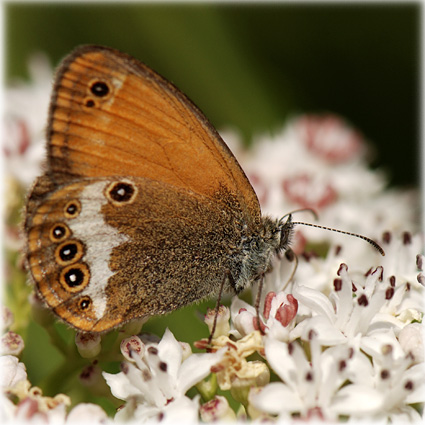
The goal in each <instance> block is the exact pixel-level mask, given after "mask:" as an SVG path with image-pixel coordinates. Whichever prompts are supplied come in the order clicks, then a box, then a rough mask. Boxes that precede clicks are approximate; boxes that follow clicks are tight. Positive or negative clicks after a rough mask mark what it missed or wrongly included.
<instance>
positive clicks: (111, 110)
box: [24, 45, 373, 332]
mask: <svg viewBox="0 0 425 425" xmlns="http://www.w3.org/2000/svg"><path fill="white" fill-rule="evenodd" d="M294 224H305V223H294V222H292V220H291V215H288V216H284V217H283V218H281V219H280V220H278V219H272V218H270V217H267V216H262V214H261V209H260V204H259V202H258V199H257V196H256V194H255V191H254V189H253V188H252V186H251V184H250V183H249V181H248V179H247V177H246V175H245V173H244V172H243V170H242V168H241V167H240V165H239V164H238V162H237V160H236V159H235V157H234V156H233V154H232V152H231V151H230V150H229V148H228V147H227V146H226V144H225V143H224V141H223V140H222V138H221V137H220V135H219V134H218V132H217V131H216V130H215V129H214V127H213V126H212V125H211V124H210V122H209V121H208V120H207V118H206V117H205V116H204V115H203V113H202V112H201V111H200V110H199V109H198V108H197V107H196V106H195V105H194V104H193V103H192V102H191V101H190V100H189V99H188V98H187V97H186V96H185V95H184V94H183V93H182V92H181V91H180V90H178V89H177V88H176V87H175V86H174V85H173V84H171V83H170V82H169V81H167V80H166V79H164V78H163V77H161V76H160V75H158V74H157V73H156V72H154V71H153V70H152V69H150V68H149V67H148V66H146V65H144V64H143V63H141V62H139V61H138V60H136V59H134V58H133V57H131V56H129V55H127V54H124V53H122V52H120V51H117V50H114V49H111V48H108V47H102V46H94V45H88V46H81V47H78V48H77V49H76V50H75V51H73V52H72V53H71V54H69V56H67V57H66V58H65V59H64V60H63V62H62V63H61V65H60V67H59V69H58V71H57V74H56V79H55V82H54V86H53V94H52V97H51V103H50V111H49V118H48V126H47V164H46V170H45V173H44V174H43V175H42V176H40V177H39V178H38V179H37V180H36V182H35V183H34V185H33V187H32V189H31V190H30V193H29V195H28V198H27V203H26V210H25V222H24V230H25V235H26V265H27V269H28V270H29V274H30V276H31V278H32V280H33V282H34V286H35V288H36V292H37V294H38V296H39V297H40V298H41V299H42V300H43V301H44V302H45V304H46V305H47V307H48V308H49V309H50V310H51V311H53V313H55V314H56V315H57V316H58V317H59V318H60V319H62V320H63V321H65V322H66V323H68V324H69V325H71V326H72V327H74V328H76V329H78V330H80V331H82V332H106V331H108V330H110V329H113V328H115V327H118V326H120V325H122V324H124V323H126V322H128V321H130V320H133V319H137V318H144V317H149V316H153V315H160V314H165V313H168V312H171V311H173V310H176V309H178V308H180V307H183V306H186V305H188V304H190V303H193V302H195V301H198V300H201V299H204V298H207V297H210V296H213V295H217V294H218V295H221V293H223V292H230V293H239V292H240V291H242V290H243V289H244V288H246V287H247V286H249V285H251V284H253V283H254V282H257V281H261V279H262V278H263V276H264V274H265V273H266V272H267V271H268V270H269V269H270V267H271V263H272V260H273V258H274V257H275V256H276V255H277V254H279V253H280V252H282V251H286V250H287V249H288V247H289V244H290V240H291V236H292V233H293V227H294ZM313 226H314V225H313ZM316 227H320V226H316ZM363 238H364V239H366V240H368V239H367V238H365V237H363ZM369 242H371V241H370V240H369ZM372 242H373V241H372ZM372 242H371V243H372Z"/></svg>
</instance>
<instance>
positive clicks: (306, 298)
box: [292, 285, 335, 322]
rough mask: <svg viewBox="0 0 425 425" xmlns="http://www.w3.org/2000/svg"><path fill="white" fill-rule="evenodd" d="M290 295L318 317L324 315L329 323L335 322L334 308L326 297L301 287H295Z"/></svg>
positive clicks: (313, 290)
mask: <svg viewBox="0 0 425 425" xmlns="http://www.w3.org/2000/svg"><path fill="white" fill-rule="evenodd" d="M292 293H293V295H294V297H295V298H296V299H297V300H298V302H299V303H301V304H304V305H306V306H307V307H309V308H311V310H313V311H314V312H315V313H317V314H318V315H319V316H321V315H324V316H326V317H327V318H328V319H329V320H330V321H331V322H334V321H335V312H334V308H333V306H332V303H331V302H330V301H329V298H328V297H327V296H326V295H324V294H322V293H321V292H319V291H316V290H315V289H312V288H308V287H307V286H303V285H295V286H294V289H293V291H292Z"/></svg>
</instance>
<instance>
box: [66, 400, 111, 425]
mask: <svg viewBox="0 0 425 425" xmlns="http://www.w3.org/2000/svg"><path fill="white" fill-rule="evenodd" d="M107 419H108V415H107V414H106V412H105V411H104V410H103V409H102V408H101V407H100V406H98V405H97V404H92V403H80V404H77V405H76V406H75V407H74V408H73V409H72V410H71V411H70V412H69V414H68V417H67V419H66V421H67V422H71V423H76V422H80V423H81V422H82V423H90V424H92V423H105V421H106V420H107Z"/></svg>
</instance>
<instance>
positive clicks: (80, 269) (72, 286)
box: [59, 264, 90, 292]
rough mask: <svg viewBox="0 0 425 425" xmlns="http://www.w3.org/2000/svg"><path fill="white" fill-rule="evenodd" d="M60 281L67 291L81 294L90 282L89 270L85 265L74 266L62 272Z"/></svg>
mask: <svg viewBox="0 0 425 425" xmlns="http://www.w3.org/2000/svg"><path fill="white" fill-rule="evenodd" d="M59 281H60V283H61V285H62V286H63V287H64V289H65V290H66V291H68V292H79V291H81V290H82V289H83V288H84V287H86V286H87V285H88V283H89V281H90V272H89V269H88V267H87V266H86V265H85V264H73V265H72V266H68V267H66V268H64V269H63V270H62V273H61V275H60V279H59Z"/></svg>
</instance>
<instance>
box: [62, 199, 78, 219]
mask: <svg viewBox="0 0 425 425" xmlns="http://www.w3.org/2000/svg"><path fill="white" fill-rule="evenodd" d="M80 211H81V204H80V202H79V201H77V200H73V201H69V202H68V203H67V204H66V205H65V208H64V213H65V217H66V218H74V217H77V216H78V214H80Z"/></svg>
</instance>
